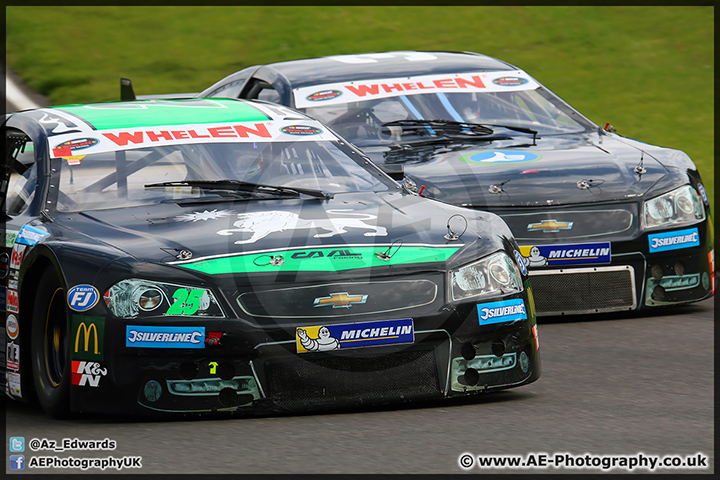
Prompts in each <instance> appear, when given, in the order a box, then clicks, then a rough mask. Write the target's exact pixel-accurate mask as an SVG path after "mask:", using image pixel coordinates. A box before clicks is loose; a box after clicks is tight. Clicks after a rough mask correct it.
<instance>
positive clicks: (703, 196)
mask: <svg viewBox="0 0 720 480" xmlns="http://www.w3.org/2000/svg"><path fill="white" fill-rule="evenodd" d="M200 95H202V96H209V97H240V98H258V99H264V100H269V101H273V102H278V103H282V104H284V105H287V106H290V107H294V108H296V109H298V110H300V111H303V112H305V113H307V114H308V115H310V116H312V117H314V118H317V119H319V120H321V121H322V122H324V123H325V124H326V125H329V126H331V127H332V128H333V129H334V130H336V131H337V132H338V133H339V134H340V135H342V136H344V137H345V138H347V139H348V140H350V141H351V142H353V143H354V144H355V145H356V146H358V147H359V148H361V149H362V150H363V151H364V152H365V153H366V154H368V155H369V156H370V157H371V158H372V160H373V161H374V162H375V163H378V164H380V165H383V164H384V165H385V166H387V167H393V166H394V167H395V168H398V169H399V168H404V172H405V175H406V177H407V179H406V184H407V185H409V186H410V188H412V189H413V190H415V191H417V192H418V193H419V194H420V195H422V196H425V197H433V198H438V199H441V200H443V201H446V202H449V203H452V204H455V205H460V206H464V207H469V208H474V209H479V210H489V211H491V212H494V213H497V214H498V215H500V216H501V217H502V218H503V219H504V220H505V221H506V222H507V224H508V225H509V226H510V228H511V229H512V231H513V233H514V235H515V238H516V239H517V240H518V242H519V243H520V245H521V247H520V251H521V252H522V255H523V257H524V262H525V264H526V266H527V267H528V268H529V269H530V275H531V277H532V283H533V287H534V291H535V295H536V308H537V312H538V315H558V314H581V313H595V312H610V311H620V310H634V309H640V308H646V307H656V306H666V305H676V304H682V303H687V302H695V301H698V300H702V299H705V298H708V297H710V296H711V295H713V294H714V292H715V287H714V271H715V269H714V250H713V230H712V224H711V221H710V206H709V204H708V196H707V193H706V192H705V189H704V187H703V184H702V180H701V178H700V174H699V173H698V170H697V168H696V167H695V165H694V164H693V162H692V161H691V160H690V158H688V156H687V155H686V154H684V153H683V152H681V151H678V150H672V149H668V148H661V147H657V146H653V145H648V144H645V143H642V142H639V141H636V140H633V139H630V138H625V137H623V136H620V135H617V134H614V133H611V132H609V131H605V130H604V129H602V128H600V127H599V126H597V125H595V124H593V123H592V122H590V121H589V120H588V119H586V118H585V117H583V116H582V115H581V114H580V113H578V112H577V111H576V110H574V109H573V108H571V107H570V106H569V105H567V104H566V103H565V102H563V101H562V100H561V99H560V98H558V97H557V96H556V95H554V94H553V93H552V92H550V91H549V90H548V89H547V88H545V87H543V86H542V85H541V84H540V83H539V82H538V81H537V80H535V79H534V78H532V77H531V76H530V75H528V74H527V73H525V72H524V71H522V70H520V69H519V68H517V67H515V66H513V65H510V64H508V63H505V62H503V61H500V60H497V59H494V58H491V57H487V56H484V55H479V54H475V53H469V52H465V53H451V52H387V53H371V54H364V55H341V56H330V57H324V58H314V59H305V60H296V61H287V62H279V63H273V64H269V65H264V66H254V67H249V68H246V69H244V70H241V71H239V72H237V73H234V74H232V75H230V76H228V77H227V78H225V79H223V80H221V81H219V82H218V83H216V84H215V85H213V86H211V87H210V88H208V89H206V90H205V91H203V92H202V93H201V94H200Z"/></svg>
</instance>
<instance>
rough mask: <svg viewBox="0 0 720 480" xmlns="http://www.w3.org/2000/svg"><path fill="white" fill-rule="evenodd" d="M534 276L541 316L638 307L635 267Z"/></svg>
mask: <svg viewBox="0 0 720 480" xmlns="http://www.w3.org/2000/svg"><path fill="white" fill-rule="evenodd" d="M530 275H531V277H530V282H531V283H532V289H533V297H534V300H535V310H536V312H537V314H538V315H567V314H576V313H577V314H580V313H595V312H598V313H599V312H613V311H619V310H633V309H635V308H636V306H637V300H636V297H635V274H634V269H633V267H631V266H617V267H596V268H572V269H570V268H568V269H560V270H541V271H531V272H530Z"/></svg>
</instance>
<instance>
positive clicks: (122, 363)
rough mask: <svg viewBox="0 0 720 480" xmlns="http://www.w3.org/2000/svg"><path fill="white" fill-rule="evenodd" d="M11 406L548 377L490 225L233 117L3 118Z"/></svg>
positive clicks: (299, 118) (222, 398)
mask: <svg viewBox="0 0 720 480" xmlns="http://www.w3.org/2000/svg"><path fill="white" fill-rule="evenodd" d="M3 135H4V138H5V142H6V145H7V148H6V156H5V169H4V172H5V177H4V179H3V180H4V181H3V183H2V185H3V187H4V189H6V191H4V192H3V194H6V195H4V196H3V198H4V204H3V209H4V215H5V217H4V228H5V229H6V231H5V246H4V251H3V253H2V254H1V257H2V259H3V269H2V285H3V286H2V295H1V298H2V299H3V305H2V311H3V312H5V313H3V315H4V316H5V318H6V334H5V335H3V336H2V338H3V340H4V343H5V345H4V346H3V348H2V352H5V353H6V356H5V357H4V359H3V360H2V362H1V365H2V369H3V371H2V384H3V387H4V388H5V391H6V393H7V394H8V395H9V396H10V397H11V398H13V399H23V400H25V399H29V398H33V397H34V396H37V398H38V400H39V403H40V404H41V405H42V407H43V408H44V409H45V410H46V411H47V412H48V413H49V414H51V415H54V416H63V415H65V414H67V413H68V412H99V413H113V412H123V413H130V414H143V413H147V414H150V413H161V412H165V413H167V414H173V413H181V414H185V413H193V412H219V411H228V412H234V413H236V412H266V411H270V412H272V411H277V410H282V411H285V410H287V409H289V410H294V409H299V410H308V409H312V408H316V407H323V406H328V405H344V404H348V405H353V404H357V403H372V402H392V401H401V400H411V399H418V398H443V397H450V396H454V395H465V394H474V393H481V392H486V391H492V390H496V389H503V388H509V387H515V386H519V385H523V384H527V383H530V382H533V381H535V380H536V379H537V378H538V377H539V375H540V360H539V354H538V343H537V341H538V340H537V329H536V328H537V327H536V324H535V312H534V307H533V299H532V292H531V289H530V287H529V282H528V278H527V270H526V268H525V265H524V263H523V262H522V257H521V256H520V252H519V248H518V245H517V243H516V241H515V240H514V238H513V237H512V234H511V232H510V229H509V228H508V227H507V225H506V224H505V223H504V222H503V221H502V220H501V219H500V218H499V217H498V216H496V215H494V214H490V213H485V212H480V211H474V210H469V209H464V208H459V207H456V206H452V205H448V204H444V203H442V202H438V201H433V200H429V199H424V198H421V197H420V196H418V195H416V194H413V193H409V192H407V191H405V190H404V189H403V187H402V186H401V185H400V184H398V183H396V182H395V181H393V180H392V178H390V177H389V176H388V175H386V174H385V173H384V172H383V171H381V170H380V169H379V168H378V167H377V166H375V165H374V164H373V163H372V162H370V161H369V160H368V159H367V157H366V156H365V155H364V154H362V153H361V152H360V151H359V150H358V149H356V148H355V147H353V146H352V145H350V144H348V142H347V141H345V140H343V139H342V138H340V137H338V136H337V135H336V134H334V133H333V132H332V131H330V130H328V129H327V128H326V127H325V126H323V125H322V124H320V123H319V122H317V121H315V120H313V119H311V118H309V117H306V116H305V115H302V114H299V113H298V112H295V111H293V110H291V109H288V108H286V107H282V106H278V105H273V104H268V103H265V102H250V101H240V100H228V99H184V100H174V101H173V100H152V101H135V102H115V103H101V104H88V105H68V106H62V107H53V108H43V109H38V110H28V111H23V112H19V113H13V114H10V115H8V116H6V118H5V122H4V124H3Z"/></svg>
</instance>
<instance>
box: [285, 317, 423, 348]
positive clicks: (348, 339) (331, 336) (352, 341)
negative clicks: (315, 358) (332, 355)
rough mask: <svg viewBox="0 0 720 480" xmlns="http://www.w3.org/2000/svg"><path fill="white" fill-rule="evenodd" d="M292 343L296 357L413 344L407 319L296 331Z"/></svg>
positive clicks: (409, 322)
mask: <svg viewBox="0 0 720 480" xmlns="http://www.w3.org/2000/svg"><path fill="white" fill-rule="evenodd" d="M295 340H296V344H297V352H298V353H308V352H324V351H331V350H341V349H343V350H344V349H348V348H360V347H373V346H378V345H395V344H399V343H413V342H414V341H415V330H414V327H413V321H412V319H411V318H406V319H403V320H381V321H376V322H360V323H345V324H340V325H317V326H308V327H298V328H297V329H296V330H295Z"/></svg>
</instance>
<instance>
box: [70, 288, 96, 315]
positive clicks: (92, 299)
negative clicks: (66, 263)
mask: <svg viewBox="0 0 720 480" xmlns="http://www.w3.org/2000/svg"><path fill="white" fill-rule="evenodd" d="M98 300H100V292H98V289H97V288H95V287H93V286H92V285H75V286H74V287H72V288H71V289H70V290H68V294H67V302H68V306H69V307H70V309H71V310H75V311H76V312H86V311H88V310H90V309H91V308H93V307H94V306H95V305H97V303H98Z"/></svg>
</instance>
